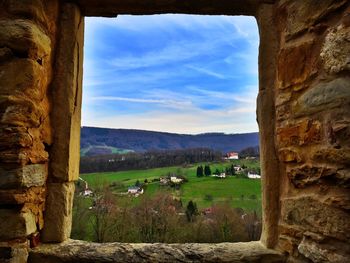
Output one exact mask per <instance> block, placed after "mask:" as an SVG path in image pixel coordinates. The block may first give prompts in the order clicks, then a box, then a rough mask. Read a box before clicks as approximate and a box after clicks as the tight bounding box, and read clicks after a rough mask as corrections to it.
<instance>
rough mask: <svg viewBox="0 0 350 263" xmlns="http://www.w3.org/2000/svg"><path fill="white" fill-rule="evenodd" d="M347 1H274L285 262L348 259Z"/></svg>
mask: <svg viewBox="0 0 350 263" xmlns="http://www.w3.org/2000/svg"><path fill="white" fill-rule="evenodd" d="M349 4H350V2H349V1H347V0H337V1H334V0H322V1H318V0H308V1H289V0H282V1H279V3H278V5H277V9H276V16H275V18H276V25H277V26H278V30H279V34H280V40H279V41H280V51H279V54H278V58H277V78H276V88H275V100H276V146H277V147H276V148H277V149H278V155H279V160H280V170H281V173H280V174H281V182H280V202H281V212H280V220H279V240H278V248H279V249H281V250H283V251H284V252H286V253H287V254H288V255H290V257H289V260H290V262H299V261H301V262H349V259H350V192H349V190H350V189H349V187H350V5H349Z"/></svg>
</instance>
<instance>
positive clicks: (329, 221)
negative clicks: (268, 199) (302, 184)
mask: <svg viewBox="0 0 350 263" xmlns="http://www.w3.org/2000/svg"><path fill="white" fill-rule="evenodd" d="M281 219H282V220H283V222H285V223H287V224H290V225H297V226H299V227H300V228H302V229H304V230H308V231H311V232H315V233H319V234H322V235H324V236H328V237H333V238H336V239H338V240H342V241H347V242H348V241H349V240H350V232H349V229H350V220H349V215H348V213H347V212H345V211H344V210H342V209H338V208H335V207H332V206H328V205H326V204H325V203H322V202H320V201H318V200H315V199H314V198H313V197H310V196H303V197H296V198H286V199H284V200H282V217H281Z"/></svg>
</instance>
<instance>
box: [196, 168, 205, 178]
mask: <svg viewBox="0 0 350 263" xmlns="http://www.w3.org/2000/svg"><path fill="white" fill-rule="evenodd" d="M203 176H204V174H203V166H202V165H201V166H198V167H197V177H203Z"/></svg>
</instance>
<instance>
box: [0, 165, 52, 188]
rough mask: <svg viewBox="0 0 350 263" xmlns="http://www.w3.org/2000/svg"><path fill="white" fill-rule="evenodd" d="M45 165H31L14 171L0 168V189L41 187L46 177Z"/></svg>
mask: <svg viewBox="0 0 350 263" xmlns="http://www.w3.org/2000/svg"><path fill="white" fill-rule="evenodd" d="M47 172H48V167H47V164H31V165H26V166H23V167H20V168H17V169H14V170H5V169H3V168H1V167H0V177H1V180H0V189H11V188H21V187H32V186H42V185H44V184H45V181H46V177H47Z"/></svg>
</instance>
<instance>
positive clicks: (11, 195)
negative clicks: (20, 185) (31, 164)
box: [0, 187, 46, 205]
mask: <svg viewBox="0 0 350 263" xmlns="http://www.w3.org/2000/svg"><path fill="white" fill-rule="evenodd" d="M45 198H46V191H45V187H31V188H28V189H20V190H19V189H16V190H0V204H15V205H18V204H24V203H32V204H39V203H43V202H45Z"/></svg>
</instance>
